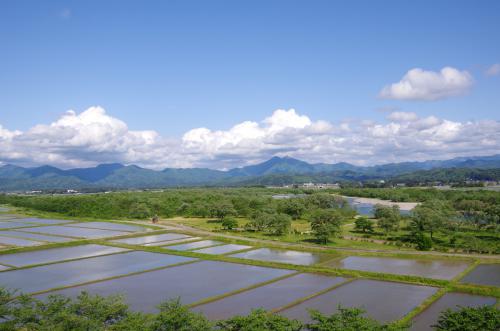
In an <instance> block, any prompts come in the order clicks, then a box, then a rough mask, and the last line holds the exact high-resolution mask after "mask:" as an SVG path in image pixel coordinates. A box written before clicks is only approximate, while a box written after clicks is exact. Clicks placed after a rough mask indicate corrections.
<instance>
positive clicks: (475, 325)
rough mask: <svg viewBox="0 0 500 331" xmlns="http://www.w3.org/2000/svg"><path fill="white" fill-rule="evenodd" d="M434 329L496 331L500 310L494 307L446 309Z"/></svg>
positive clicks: (447, 330)
mask: <svg viewBox="0 0 500 331" xmlns="http://www.w3.org/2000/svg"><path fill="white" fill-rule="evenodd" d="M434 328H435V329H436V330H440V331H475V330H481V331H498V330H500V310H498V309H497V308H495V307H494V306H481V307H461V308H460V309H459V310H456V311H454V310H451V309H448V310H445V311H444V312H442V313H441V315H440V316H439V320H438V322H437V324H436V325H434Z"/></svg>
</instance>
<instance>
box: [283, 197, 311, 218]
mask: <svg viewBox="0 0 500 331" xmlns="http://www.w3.org/2000/svg"><path fill="white" fill-rule="evenodd" d="M305 209H306V207H305V205H304V201H303V199H298V198H291V199H283V200H281V201H280V203H279V205H278V211H279V212H280V213H283V214H287V215H290V216H291V217H292V219H294V220H297V219H299V218H301V217H302V214H303V213H304V211H305Z"/></svg>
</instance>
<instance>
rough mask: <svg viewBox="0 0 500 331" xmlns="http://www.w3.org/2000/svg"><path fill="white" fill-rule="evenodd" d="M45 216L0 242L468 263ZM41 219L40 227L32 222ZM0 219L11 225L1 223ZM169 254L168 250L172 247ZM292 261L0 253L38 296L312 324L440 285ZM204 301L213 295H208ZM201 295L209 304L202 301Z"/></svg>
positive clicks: (395, 308)
mask: <svg viewBox="0 0 500 331" xmlns="http://www.w3.org/2000/svg"><path fill="white" fill-rule="evenodd" d="M38 220H42V219H35V218H25V219H13V220H1V221H0V244H3V245H16V246H31V245H41V244H47V243H49V242H65V241H71V240H74V239H78V238H103V237H112V236H117V235H128V236H130V235H132V233H137V234H136V235H137V236H139V237H133V238H125V239H114V240H113V239H109V240H111V241H108V242H109V243H110V244H111V243H113V242H115V243H126V244H133V245H144V246H161V247H164V248H165V249H171V250H177V251H179V253H175V254H182V253H181V252H182V251H192V252H199V253H205V254H230V253H231V254H232V255H230V256H231V257H238V258H244V259H251V260H259V261H269V262H281V263H288V264H295V265H315V264H321V266H327V267H334V268H341V269H352V270H365V271H372V272H384V273H389V274H398V275H415V276H422V277H428V278H435V279H446V280H450V279H453V278H455V277H456V276H457V275H458V274H460V273H461V272H462V271H464V270H465V269H466V268H467V266H468V262H464V261H458V260H451V259H450V260H445V259H442V260H438V259H432V260H430V259H429V260H424V259H421V260H416V259H402V258H389V257H367V256H363V257H360V256H348V257H345V258H342V259H338V260H333V258H335V257H336V256H338V255H332V254H325V253H316V252H314V253H313V252H302V251H294V250H286V249H272V248H258V249H253V250H249V251H246V252H241V253H238V251H240V250H246V249H252V247H251V246H247V245H236V244H227V243H225V242H223V241H216V240H211V239H210V238H200V237H194V236H190V235H185V234H180V233H174V232H171V233H163V234H150V235H146V236H141V234H145V233H142V232H144V231H149V229H146V228H144V227H141V226H136V225H132V224H118V223H110V222H84V223H71V224H65V221H62V223H61V224H59V225H58V223H51V222H58V221H59V220H42V221H40V222H39V221H38ZM35 222H39V223H35ZM44 222H45V223H44ZM68 222H69V221H68ZM38 224H39V225H40V226H35V225H38ZM2 225H4V226H6V227H5V228H3V229H2ZM9 226H14V228H9ZM15 227H21V228H20V229H15ZM196 240H198V241H196ZM4 241H5V243H4ZM164 252H165V253H167V251H166V250H165V251H164ZM172 254H174V253H173V252H172ZM16 268H21V269H17V270H16ZM289 268H291V267H290V266H289V267H288V268H287V269H277V268H272V267H262V266H252V265H245V264H238V263H228V262H220V261H203V259H194V258H190V257H185V256H178V255H170V254H160V253H150V252H145V251H135V250H129V249H123V248H118V247H112V246H106V245H100V244H86V245H80V246H71V247H59V248H52V249H41V250H33V251H26V252H18V253H10V254H0V285H2V286H5V287H7V288H10V289H19V290H20V292H25V293H38V292H44V293H42V294H38V295H37V297H40V298H45V297H47V295H49V294H52V293H58V294H65V295H69V296H77V295H78V294H79V293H80V292H81V291H82V290H86V291H89V292H90V293H92V294H100V295H111V294H123V295H124V296H125V300H126V301H127V303H128V304H129V305H130V307H131V309H133V310H138V311H146V312H154V311H156V306H157V305H158V304H159V303H161V302H163V301H165V300H168V299H176V298H178V297H179V298H180V300H181V302H182V303H184V304H195V306H194V307H192V308H191V309H192V310H194V311H197V312H202V313H204V314H205V315H206V316H207V317H208V318H210V319H213V320H216V319H224V318H229V317H231V316H234V315H245V314H248V313H249V312H250V311H251V310H252V309H255V308H264V309H267V310H273V311H275V312H276V311H277V312H278V313H279V314H282V315H284V316H287V317H291V318H296V319H300V320H302V321H305V322H307V321H309V312H308V309H317V310H319V311H321V312H323V313H326V314H331V313H333V312H335V311H336V310H337V307H338V304H341V305H343V306H347V307H361V308H363V309H365V310H366V311H367V313H366V315H367V316H369V317H372V318H375V319H377V320H379V321H381V322H389V321H393V320H397V319H400V318H402V317H403V316H404V315H406V314H407V313H408V312H410V311H411V310H412V309H414V308H415V307H417V306H418V305H419V304H421V303H422V302H423V301H424V300H425V299H427V298H428V297H430V296H431V295H433V294H434V293H436V291H437V290H438V289H437V288H435V287H431V286H421V285H413V284H404V283H397V282H388V281H378V280H368V279H354V280H352V279H349V278H344V277H335V276H333V275H331V276H328V275H319V274H312V273H298V272H297V271H296V270H290V269H289ZM297 268H299V267H297ZM499 276H500V264H491V265H490V264H484V265H479V266H477V267H476V268H475V269H474V270H472V271H471V272H470V273H469V274H468V275H466V276H465V277H463V279H462V280H461V282H463V283H472V284H480V285H490V286H500V280H499ZM68 286H70V287H68ZM249 287H250V288H249ZM58 288H59V290H56V289H58ZM233 292H237V293H233ZM220 296H223V297H222V298H220ZM207 299H210V300H214V301H208V302H206V301H205V300H207ZM202 300H204V302H205V303H201V302H200V301H202ZM495 302H496V299H495V298H491V297H481V296H474V295H468V294H458V293H448V294H446V295H444V296H443V297H442V298H440V299H439V300H438V301H436V302H435V303H433V304H432V305H431V306H430V307H428V308H427V309H426V310H424V312H422V313H421V314H419V315H417V316H416V317H415V325H416V327H414V329H415V330H426V329H428V326H429V325H431V324H434V323H435V321H436V319H437V316H438V313H439V312H440V311H441V310H443V309H445V308H453V307H455V305H457V304H458V305H472V306H474V305H481V304H495ZM196 303H200V305H196ZM381 303H382V304H381Z"/></svg>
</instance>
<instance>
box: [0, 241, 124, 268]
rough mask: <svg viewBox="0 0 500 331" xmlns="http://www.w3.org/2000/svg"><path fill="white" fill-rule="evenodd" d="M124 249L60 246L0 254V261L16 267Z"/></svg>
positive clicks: (100, 246)
mask: <svg viewBox="0 0 500 331" xmlns="http://www.w3.org/2000/svg"><path fill="white" fill-rule="evenodd" d="M125 251H127V249H125V248H119V247H112V246H104V245H94V244H89V245H82V246H73V247H61V248H52V249H44V250H38V251H33V252H22V253H14V254H5V255H0V263H4V264H8V265H12V266H16V267H24V266H28V265H31V264H44V263H50V262H58V261H65V260H73V259H80V258H84V257H92V256H99V255H106V254H113V253H118V252H125Z"/></svg>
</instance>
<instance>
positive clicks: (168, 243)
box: [144, 237, 201, 248]
mask: <svg viewBox="0 0 500 331" xmlns="http://www.w3.org/2000/svg"><path fill="white" fill-rule="evenodd" d="M199 239H201V238H200V237H186V238H181V239H174V240H165V241H158V242H154V243H149V244H144V246H164V247H165V246H167V245H174V244H178V243H185V242H190V241H194V240H199ZM165 248H166V247H165Z"/></svg>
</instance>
